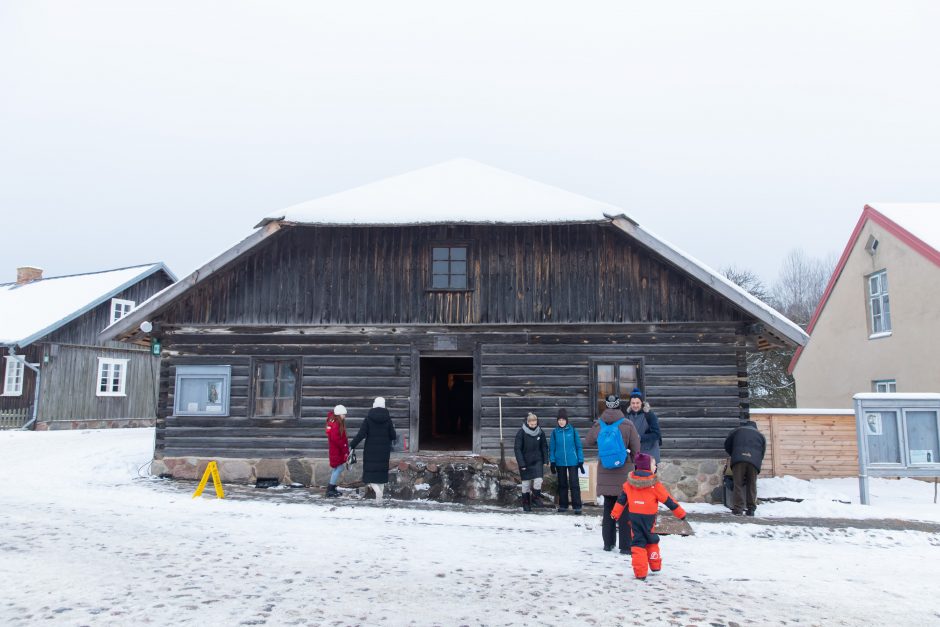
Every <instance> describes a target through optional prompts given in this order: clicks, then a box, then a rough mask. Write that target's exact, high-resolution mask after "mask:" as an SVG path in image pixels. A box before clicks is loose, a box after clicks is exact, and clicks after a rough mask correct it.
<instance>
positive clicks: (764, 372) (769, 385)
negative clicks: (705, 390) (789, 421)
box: [721, 266, 796, 407]
mask: <svg viewBox="0 0 940 627" xmlns="http://www.w3.org/2000/svg"><path fill="white" fill-rule="evenodd" d="M721 273H722V274H723V275H724V276H725V278H727V279H729V280H730V281H732V282H733V283H735V284H736V285H738V286H739V287H741V288H744V289H745V290H747V292H749V293H750V294H751V295H752V296H754V297H756V298H759V299H760V300H762V301H764V302H765V303H767V304H768V305H771V306H772V307H776V306H777V303H776V302H775V301H776V298H775V297H774V295H773V293H772V292H771V291H770V290H769V289H768V288H767V286H766V285H765V284H764V282H763V280H762V279H761V278H760V277H759V276H758V275H757V274H756V273H755V272H753V271H751V270H747V269H742V268H737V267H734V266H731V267H729V268H725V269H724V270H722V271H721ZM791 357H793V351H792V350H790V349H784V348H777V349H771V350H766V351H749V352H748V354H747V375H748V387H749V388H750V395H751V406H752V407H793V406H794V405H796V388H795V386H794V383H793V377H791V376H790V375H789V374H787V364H789V363H790V358H791Z"/></svg>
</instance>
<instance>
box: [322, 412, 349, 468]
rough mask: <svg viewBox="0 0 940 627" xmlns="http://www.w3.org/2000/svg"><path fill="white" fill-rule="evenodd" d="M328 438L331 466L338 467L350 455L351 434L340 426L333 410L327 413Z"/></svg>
mask: <svg viewBox="0 0 940 627" xmlns="http://www.w3.org/2000/svg"><path fill="white" fill-rule="evenodd" d="M326 439H327V441H329V443H330V467H331V468H336V467H337V466H339V465H340V464H343V463H345V462H346V459H347V458H348V457H349V436H347V435H346V433H345V432H344V431H343V430H342V429H341V428H340V425H339V422H337V421H336V419H335V418H334V417H333V412H330V413H328V414H327V415H326Z"/></svg>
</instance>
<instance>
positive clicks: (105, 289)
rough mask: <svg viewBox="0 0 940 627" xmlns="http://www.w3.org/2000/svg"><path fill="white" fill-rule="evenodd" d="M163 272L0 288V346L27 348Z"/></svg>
mask: <svg viewBox="0 0 940 627" xmlns="http://www.w3.org/2000/svg"><path fill="white" fill-rule="evenodd" d="M160 270H162V271H164V272H166V273H167V275H168V276H169V277H170V278H171V279H173V280H174V281H175V280H176V277H175V276H174V275H173V273H172V272H170V271H169V270H168V269H167V267H166V266H165V265H163V264H162V263H151V264H146V265H142V266H132V267H130V268H119V269H116V270H104V271H101V272H89V273H86V274H73V275H69V276H59V277H49V278H44V279H39V280H37V281H30V282H29V283H25V284H23V285H17V284H16V283H3V284H0V344H7V345H13V344H16V345H18V346H21V347H22V346H27V345H29V344H30V343H32V342H34V341H36V340H38V339H39V338H41V337H43V336H45V335H47V334H49V333H51V332H52V331H54V330H55V329H57V328H59V327H61V326H62V325H64V324H66V323H68V322H71V321H72V320H74V319H75V318H77V317H79V316H81V315H82V314H84V313H85V312H87V311H90V310H91V309H93V308H95V307H97V306H98V305H100V304H101V303H103V302H105V301H106V300H108V299H109V298H111V297H113V296H114V295H115V294H118V293H120V292H122V291H124V290H125V289H127V288H128V287H130V286H131V285H133V284H134V283H137V282H138V281H140V280H141V279H144V278H146V277H148V276H150V275H151V274H153V273H155V272H158V271H160Z"/></svg>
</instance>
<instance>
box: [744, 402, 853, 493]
mask: <svg viewBox="0 0 940 627" xmlns="http://www.w3.org/2000/svg"><path fill="white" fill-rule="evenodd" d="M751 420H753V421H754V422H755V423H757V428H758V430H760V432H761V433H763V434H764V437H765V438H767V453H766V454H765V456H764V462H763V464H762V468H761V476H764V475H766V476H773V477H782V476H784V475H791V476H793V477H798V478H800V479H820V478H826V477H856V476H858V441H857V440H856V436H855V414H854V413H848V412H847V413H845V414H840V415H833V414H831V413H827V414H820V415H814V414H807V413H803V412H800V413H787V412H786V410H759V411H755V412H754V413H753V414H752V415H751Z"/></svg>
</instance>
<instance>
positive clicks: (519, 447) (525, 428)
mask: <svg viewBox="0 0 940 627" xmlns="http://www.w3.org/2000/svg"><path fill="white" fill-rule="evenodd" d="M513 449H514V452H515V453H516V463H517V464H519V477H520V479H522V510H523V511H526V512H531V511H532V507H533V506H534V507H545V504H544V503H543V502H542V477H543V476H544V475H545V464H547V463H548V442H546V440H545V432H543V431H542V427H540V426H539V417H538V416H536V415H535V414H533V413H532V412H529V415H528V416H526V419H525V422H523V423H522V427H520V429H519V431H517V432H516V441H515V446H514V447H513Z"/></svg>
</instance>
